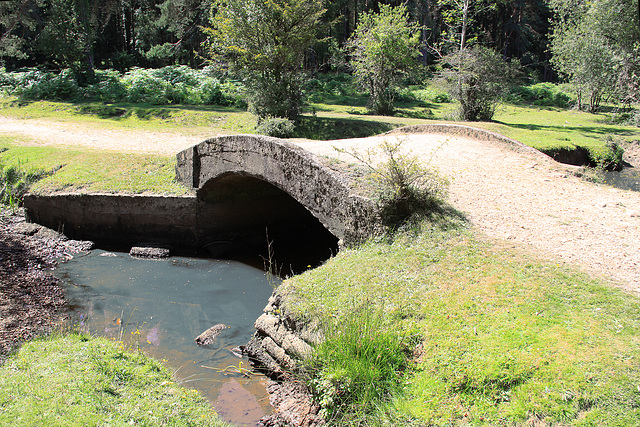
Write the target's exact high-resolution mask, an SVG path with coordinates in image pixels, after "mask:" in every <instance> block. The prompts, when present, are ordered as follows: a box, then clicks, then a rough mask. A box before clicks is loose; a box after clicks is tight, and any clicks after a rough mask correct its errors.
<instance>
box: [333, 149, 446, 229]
mask: <svg viewBox="0 0 640 427" xmlns="http://www.w3.org/2000/svg"><path fill="white" fill-rule="evenodd" d="M402 143H403V141H402V140H396V141H395V142H393V141H390V140H388V139H384V140H383V141H382V142H381V143H380V145H379V147H378V148H379V150H380V151H381V152H382V155H383V156H384V159H385V160H384V161H383V162H382V163H379V164H375V163H374V160H373V155H374V153H373V152H367V153H365V154H364V155H363V154H361V153H358V152H357V151H349V152H348V151H345V150H338V151H340V152H344V153H347V154H349V155H351V156H352V157H354V158H355V159H357V160H358V161H359V162H361V163H362V164H364V165H365V166H366V168H367V169H368V170H369V173H368V175H367V178H368V181H369V182H370V183H371V184H372V185H373V187H374V191H375V194H376V201H377V205H378V211H379V214H380V218H381V220H382V223H383V224H384V225H385V226H388V227H391V228H395V227H398V226H400V225H402V224H403V223H404V222H406V221H407V220H408V219H409V218H410V217H412V216H413V215H420V214H424V213H427V212H428V211H429V210H431V209H433V208H434V207H435V206H436V205H437V204H438V203H439V202H440V201H442V200H444V199H445V198H446V197H447V190H448V181H447V180H446V179H445V178H444V177H442V176H441V175H440V174H439V173H438V171H437V170H435V169H433V168H429V167H428V166H424V165H423V164H422V163H421V162H420V159H419V158H418V157H417V156H416V155H413V154H407V153H403V152H402Z"/></svg>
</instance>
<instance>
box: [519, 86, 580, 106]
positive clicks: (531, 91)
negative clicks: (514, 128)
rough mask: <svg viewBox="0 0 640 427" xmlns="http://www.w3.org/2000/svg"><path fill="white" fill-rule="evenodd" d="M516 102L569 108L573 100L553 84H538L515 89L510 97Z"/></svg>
mask: <svg viewBox="0 0 640 427" xmlns="http://www.w3.org/2000/svg"><path fill="white" fill-rule="evenodd" d="M510 98H511V100H512V101H514V102H526V103H529V104H533V105H542V106H546V107H560V108H567V107H568V106H569V105H570V104H571V102H572V99H571V97H570V96H569V95H567V94H566V93H565V92H563V91H562V90H561V89H560V88H559V87H558V86H557V85H554V84H553V83H537V84H534V85H531V86H518V87H515V88H514V89H513V90H512V92H511V95H510Z"/></svg>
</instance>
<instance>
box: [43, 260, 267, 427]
mask: <svg viewBox="0 0 640 427" xmlns="http://www.w3.org/2000/svg"><path fill="white" fill-rule="evenodd" d="M55 274H56V275H57V276H58V277H60V278H62V279H63V280H64V281H65V283H66V284H67V285H66V288H67V295H68V298H69V301H70V302H71V305H72V310H73V312H74V313H75V317H76V318H77V321H78V322H80V324H81V326H83V327H85V328H87V329H88V330H89V332H91V333H92V334H95V335H100V336H105V337H107V338H112V339H114V340H117V341H121V340H122V341H124V343H125V345H127V346H130V347H133V348H136V347H137V346H139V347H141V348H143V349H144V351H145V353H147V354H149V355H151V356H154V357H156V358H159V359H165V360H166V361H167V364H168V365H169V366H171V367H172V368H173V369H174V371H176V376H177V377H178V378H179V379H180V380H181V381H182V382H183V383H184V384H185V385H186V386H188V387H193V388H197V389H198V390H200V391H201V393H202V394H203V395H204V396H205V397H207V398H208V399H209V400H210V401H211V402H212V403H213V405H214V407H215V409H216V410H217V412H218V413H219V414H220V415H221V416H223V418H225V419H227V420H229V421H233V422H235V423H237V424H239V425H255V422H256V421H257V420H258V419H259V418H260V417H261V416H263V415H265V414H266V413H269V404H268V398H267V393H266V391H265V388H264V383H265V379H264V378H262V377H257V376H253V375H251V376H250V377H246V376H245V375H242V374H241V373H239V372H238V371H239V370H240V368H244V367H249V366H248V361H247V360H246V358H239V357H238V356H236V355H234V352H233V351H232V349H233V348H235V347H237V346H239V345H244V344H246V343H247V341H248V340H249V338H250V337H251V335H252V334H253V332H254V328H253V323H254V321H255V319H257V318H258V316H260V314H261V313H262V309H263V307H264V306H265V304H266V302H267V299H268V297H269V295H270V294H271V291H272V286H271V284H270V282H271V281H272V280H274V279H273V278H270V277H269V276H267V275H266V274H265V273H264V271H262V270H260V269H257V268H254V267H250V266H248V265H245V264H242V263H239V262H235V261H226V260H225V261H223V260H213V259H199V258H179V257H172V258H170V259H164V260H145V259H136V258H132V257H130V256H129V254H124V253H112V252H105V251H102V250H95V251H92V252H91V253H89V254H86V255H79V256H75V257H74V258H73V259H71V260H69V261H67V262H64V263H61V264H60V265H59V267H58V269H57V270H56V272H55ZM218 323H223V324H225V325H227V326H228V327H229V328H228V329H226V330H225V331H224V332H223V333H222V334H221V335H220V336H219V337H218V338H217V339H216V341H215V342H214V344H213V345H212V346H210V347H208V348H204V347H198V346H197V345H196V344H195V341H194V340H195V337H196V336H198V335H199V334H200V333H202V332H203V331H205V330H206V329H208V328H209V327H211V326H213V325H215V324H218ZM243 372H244V371H243Z"/></svg>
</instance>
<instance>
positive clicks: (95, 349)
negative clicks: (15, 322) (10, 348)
mask: <svg viewBox="0 0 640 427" xmlns="http://www.w3.org/2000/svg"><path fill="white" fill-rule="evenodd" d="M0 384H1V385H2V387H0V424H1V425H7V426H9V425H13V426H36V425H55V426H88V425H92V426H98V425H109V426H124V425H145V426H211V427H231V426H230V425H229V424H227V423H225V422H223V421H221V420H220V419H219V418H218V417H217V415H216V413H215V412H214V411H213V410H212V409H211V405H210V404H209V402H207V401H206V400H205V399H204V398H203V397H202V396H201V395H200V394H199V393H198V392H197V391H195V390H190V389H187V388H183V387H181V386H180V385H178V384H176V383H175V379H174V378H173V376H172V375H171V373H170V372H169V370H168V369H167V368H166V367H164V366H163V365H162V364H161V363H160V362H159V361H157V360H154V359H151V358H148V357H146V356H144V355H143V354H142V353H139V352H132V351H128V350H126V349H123V348H121V347H120V346H119V344H117V343H115V342H112V341H108V340H106V339H103V338H92V337H89V336H87V335H84V334H77V333H69V334H65V335H57V334H54V335H51V336H48V337H43V338H38V339H36V340H33V341H31V342H28V343H25V344H23V345H22V347H21V349H20V350H19V351H18V352H17V353H16V354H15V355H13V356H12V357H10V358H9V359H8V360H7V361H6V362H5V363H4V365H3V366H2V367H0Z"/></svg>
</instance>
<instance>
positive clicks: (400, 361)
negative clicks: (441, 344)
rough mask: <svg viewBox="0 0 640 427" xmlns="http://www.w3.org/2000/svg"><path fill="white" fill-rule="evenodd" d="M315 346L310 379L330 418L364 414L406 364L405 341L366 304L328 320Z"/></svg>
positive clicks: (385, 394) (386, 393) (394, 384)
mask: <svg viewBox="0 0 640 427" xmlns="http://www.w3.org/2000/svg"><path fill="white" fill-rule="evenodd" d="M324 334H325V336H326V337H327V338H326V339H325V340H324V341H323V342H322V343H321V344H320V345H318V346H317V347H316V349H315V352H314V356H313V358H312V360H311V362H310V369H309V372H310V379H309V383H310V386H311V388H312V389H313V391H314V395H315V396H317V397H318V399H319V402H320V406H321V408H322V409H321V415H323V416H324V417H325V418H326V419H327V420H328V421H329V422H331V421H337V420H352V421H356V423H357V420H358V419H363V418H364V417H365V416H366V415H367V414H369V413H371V412H373V411H374V410H375V409H376V408H377V406H378V405H379V403H380V402H381V401H384V400H385V399H386V398H388V397H389V395H390V394H391V392H392V391H394V390H397V389H398V386H399V384H400V378H401V377H400V373H401V372H402V371H403V370H404V369H405V368H406V364H407V357H406V354H407V343H406V339H405V337H404V335H403V334H402V333H400V332H399V331H396V330H393V329H389V328H387V327H385V325H384V318H383V315H382V313H381V311H373V310H371V308H370V307H369V306H368V305H367V306H363V307H361V308H360V309H357V310H353V311H351V313H350V314H349V315H348V316H347V317H346V318H345V319H342V320H340V321H333V322H330V323H328V324H327V325H326V326H325V331H324Z"/></svg>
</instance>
